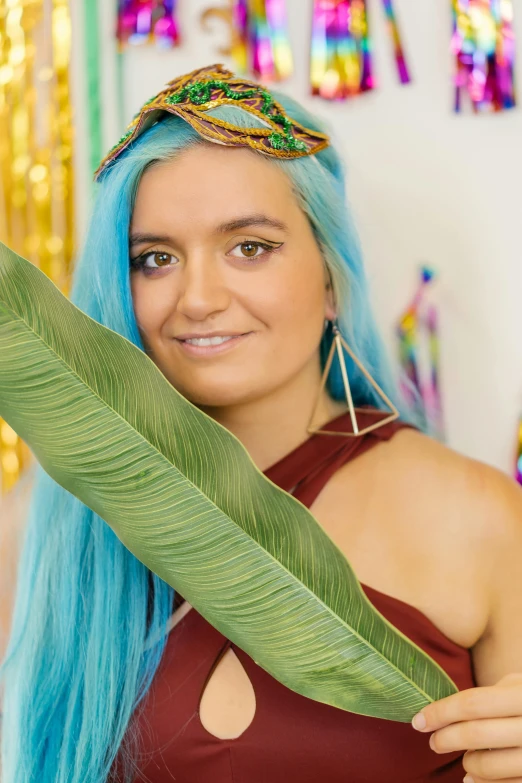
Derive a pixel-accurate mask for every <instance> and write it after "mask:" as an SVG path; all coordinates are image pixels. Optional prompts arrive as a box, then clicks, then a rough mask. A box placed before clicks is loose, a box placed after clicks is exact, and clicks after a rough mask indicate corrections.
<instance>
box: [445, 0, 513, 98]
mask: <svg viewBox="0 0 522 783" xmlns="http://www.w3.org/2000/svg"><path fill="white" fill-rule="evenodd" d="M452 5H453V36H452V41H451V51H452V54H453V55H454V56H455V61H456V62H455V65H456V69H455V104H454V109H455V111H456V112H460V111H461V109H462V103H463V94H464V93H467V94H468V96H469V99H470V101H471V106H472V108H473V111H474V112H476V113H478V112H497V111H502V110H504V109H511V108H512V107H513V106H515V104H516V98H515V77H514V62H515V32H514V28H513V3H512V0H452Z"/></svg>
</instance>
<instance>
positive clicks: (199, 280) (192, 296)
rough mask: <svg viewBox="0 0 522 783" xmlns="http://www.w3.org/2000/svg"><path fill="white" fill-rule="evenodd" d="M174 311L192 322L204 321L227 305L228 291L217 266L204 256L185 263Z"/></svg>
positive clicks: (215, 261) (224, 308) (200, 255)
mask: <svg viewBox="0 0 522 783" xmlns="http://www.w3.org/2000/svg"><path fill="white" fill-rule="evenodd" d="M178 281H179V284H180V288H179V289H178V290H179V296H178V302H177V307H176V309H177V311H178V313H181V314H182V315H184V316H185V317H186V318H187V319H190V320H192V321H205V320H207V319H210V318H211V317H212V316H213V315H214V314H216V313H220V312H223V311H224V310H226V309H227V308H228V306H229V304H230V291H229V290H228V288H227V285H226V281H225V280H224V277H223V270H221V269H220V267H219V262H218V261H217V260H216V259H215V258H213V257H212V256H209V255H207V254H198V255H193V256H191V257H189V258H187V259H186V262H185V265H184V268H183V270H182V271H181V275H180V276H179V277H178Z"/></svg>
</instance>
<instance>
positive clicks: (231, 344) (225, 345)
mask: <svg viewBox="0 0 522 783" xmlns="http://www.w3.org/2000/svg"><path fill="white" fill-rule="evenodd" d="M251 335H252V332H248V333H247V334H239V335H235V336H233V337H232V336H231V339H230V340H225V341H224V342H222V343H218V344H217V345H193V344H192V343H188V342H187V341H186V340H182V339H180V338H179V337H177V338H176V342H177V343H178V345H179V346H180V348H181V349H182V351H183V352H184V353H186V354H188V355H189V356H214V355H216V354H220V353H225V352H227V351H231V350H233V349H234V348H235V347H236V346H238V345H240V344H241V343H242V342H244V341H245V340H247V339H248V338H249V337H251ZM216 336H217V335H216ZM220 336H222V337H227V336H228V335H220ZM187 339H191V338H188V337H187Z"/></svg>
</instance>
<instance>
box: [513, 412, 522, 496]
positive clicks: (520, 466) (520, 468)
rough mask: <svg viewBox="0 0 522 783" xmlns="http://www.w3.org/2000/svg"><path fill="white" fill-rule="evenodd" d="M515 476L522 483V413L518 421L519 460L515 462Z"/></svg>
mask: <svg viewBox="0 0 522 783" xmlns="http://www.w3.org/2000/svg"><path fill="white" fill-rule="evenodd" d="M515 478H516V480H517V481H518V483H519V484H522V414H521V416H520V420H519V422H518V444H517V461H516V463H515Z"/></svg>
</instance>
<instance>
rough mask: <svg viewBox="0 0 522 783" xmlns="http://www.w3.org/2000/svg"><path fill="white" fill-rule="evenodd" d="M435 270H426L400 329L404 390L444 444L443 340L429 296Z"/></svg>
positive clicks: (412, 404)
mask: <svg viewBox="0 0 522 783" xmlns="http://www.w3.org/2000/svg"><path fill="white" fill-rule="evenodd" d="M433 279H434V272H433V270H431V269H429V268H428V267H422V268H421V273H420V282H419V286H418V288H417V291H416V293H415V296H414V297H413V300H412V302H411V304H410V305H409V307H407V309H406V310H405V312H404V314H403V315H402V316H401V318H400V320H399V323H398V326H397V336H398V340H399V361H400V365H401V369H402V378H401V387H402V392H403V394H404V396H405V398H406V399H407V400H408V402H409V403H410V405H411V406H412V407H414V408H418V407H419V405H421V407H422V413H423V414H424V417H425V420H426V423H427V425H428V429H429V431H430V433H431V434H432V435H434V436H435V437H436V438H438V439H439V440H441V441H444V422H443V415H442V401H441V394H440V388H439V339H438V314H437V309H436V306H435V304H434V303H433V302H431V301H430V300H429V297H428V296H427V287H428V286H429V284H430V283H431V282H432V280H433Z"/></svg>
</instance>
